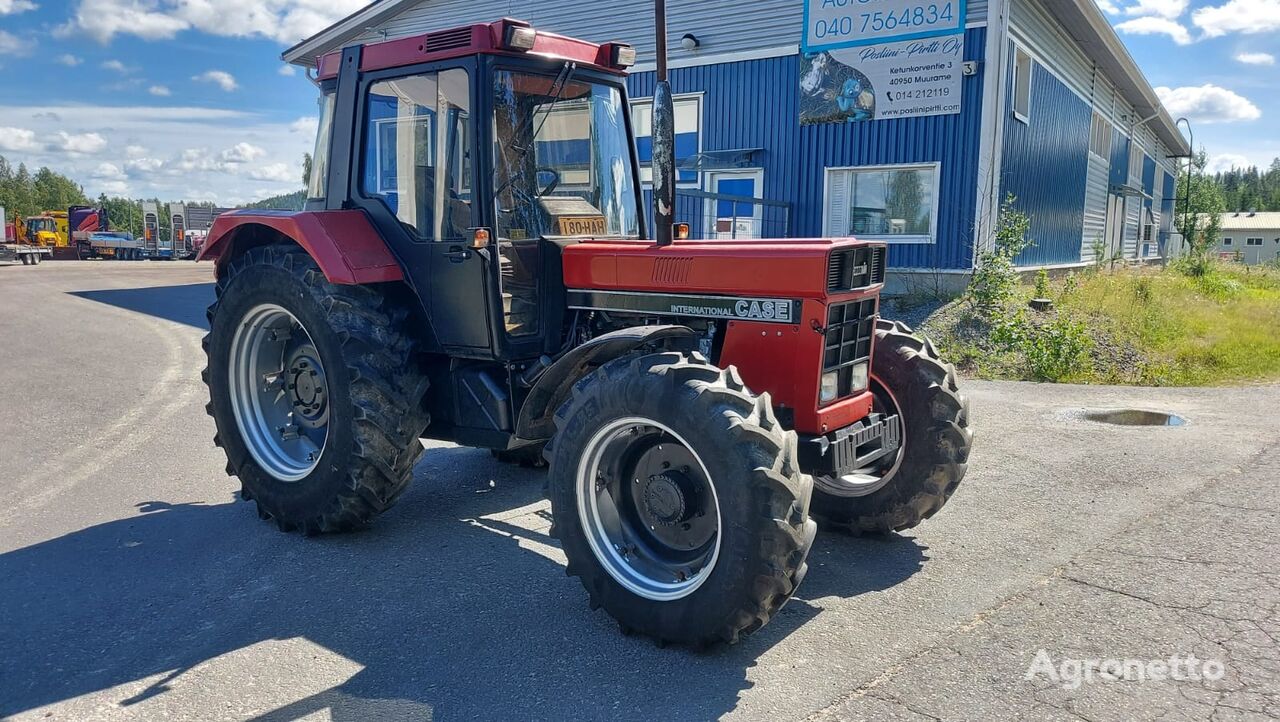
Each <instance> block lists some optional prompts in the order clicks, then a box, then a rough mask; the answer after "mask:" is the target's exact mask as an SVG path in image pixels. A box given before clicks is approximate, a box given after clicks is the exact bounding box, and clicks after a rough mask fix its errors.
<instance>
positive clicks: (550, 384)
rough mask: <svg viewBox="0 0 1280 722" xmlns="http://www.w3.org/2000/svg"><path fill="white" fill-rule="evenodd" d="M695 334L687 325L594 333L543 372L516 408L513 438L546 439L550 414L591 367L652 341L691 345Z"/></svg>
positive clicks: (551, 429) (551, 431) (550, 429)
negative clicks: (514, 436)
mask: <svg viewBox="0 0 1280 722" xmlns="http://www.w3.org/2000/svg"><path fill="white" fill-rule="evenodd" d="M695 338H696V335H695V334H694V332H693V329H691V328H689V327H687V326H635V327H633V328H624V329H621V330H619V331H613V332H611V333H606V334H604V335H603V336H597V337H595V338H593V339H591V340H590V341H588V342H586V343H584V344H582V345H581V346H578V347H577V348H575V349H573V350H572V351H570V352H568V353H566V354H565V355H564V356H561V357H560V359H559V360H557V361H556V362H555V363H554V364H552V365H551V368H549V369H547V370H546V371H544V372H543V374H542V376H541V377H539V378H538V381H537V383H535V384H534V385H533V389H532V390H531V391H530V392H529V396H528V398H526V399H525V402H524V405H523V406H521V407H520V419H519V420H518V421H517V422H516V438H517V439H519V440H521V441H524V442H530V443H537V442H539V441H545V440H547V439H550V438H551V436H552V435H553V434H554V433H555V423H554V422H553V421H552V415H553V414H555V412H556V409H557V408H559V407H560V404H562V403H564V401H565V399H567V398H569V392H570V390H571V389H572V388H573V385H574V384H575V383H577V382H578V379H581V378H582V377H583V376H586V375H587V374H588V373H590V372H591V371H592V370H593V369H595V368H597V367H600V366H603V365H604V364H606V363H608V362H610V361H612V360H613V359H615V358H618V357H619V356H624V355H626V354H629V353H631V352H632V351H635V350H636V349H638V348H643V347H645V346H651V345H654V344H659V343H661V344H664V345H668V346H669V345H673V344H680V343H682V342H683V343H684V344H686V345H687V346H689V347H690V348H692V347H693V346H694V339H695Z"/></svg>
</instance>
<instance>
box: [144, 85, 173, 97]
mask: <svg viewBox="0 0 1280 722" xmlns="http://www.w3.org/2000/svg"><path fill="white" fill-rule="evenodd" d="M147 92H148V93H151V94H152V95H155V96H158V97H161V98H167V97H169V96H170V95H173V93H172V92H170V91H169V88H168V87H166V86H164V85H153V86H151V87H150V88H147Z"/></svg>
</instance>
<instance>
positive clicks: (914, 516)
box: [813, 321, 973, 534]
mask: <svg viewBox="0 0 1280 722" xmlns="http://www.w3.org/2000/svg"><path fill="white" fill-rule="evenodd" d="M871 369H872V377H873V378H872V390H873V391H874V392H875V393H876V403H877V406H878V409H877V410H879V411H881V412H882V413H885V414H887V415H891V414H897V415H898V417H899V419H900V423H901V424H902V434H901V437H900V438H901V439H902V445H901V447H900V448H899V450H898V453H897V454H896V455H894V456H893V457H892V458H889V459H885V460H884V461H883V462H882V463H881V465H880V466H879V468H878V470H868V473H866V474H861V475H858V477H857V480H856V481H845V480H842V479H835V478H832V477H822V478H819V479H817V480H816V483H815V486H814V494H813V514H814V516H816V517H818V518H820V519H822V520H823V528H832V529H842V530H845V531H848V532H851V533H853V534H877V533H887V532H891V531H902V530H904V529H910V528H912V527H914V526H916V525H918V524H919V523H920V522H922V521H924V520H925V519H928V518H930V517H932V516H933V515H934V514H936V513H938V511H939V510H940V509H942V507H943V506H944V505H945V504H946V503H947V501H948V500H949V499H950V498H951V495H952V494H953V493H955V490H956V487H958V486H959V485H960V482H961V481H962V480H963V479H964V475H965V471H966V469H967V465H968V461H969V449H970V447H971V446H972V444H973V434H972V432H970V431H969V402H968V401H967V400H966V399H965V397H964V396H962V395H961V394H960V389H959V386H958V385H957V382H956V370H955V367H954V366H952V365H951V364H949V363H945V362H943V361H942V359H941V358H940V357H939V355H938V351H937V349H935V348H934V346H933V343H932V342H931V341H929V339H927V338H925V337H923V336H919V335H917V334H915V333H914V332H913V331H912V330H911V329H910V328H908V327H907V326H905V325H903V324H901V323H896V322H892V321H880V322H878V323H877V325H876V343H875V353H874V358H873V359H872V363H871Z"/></svg>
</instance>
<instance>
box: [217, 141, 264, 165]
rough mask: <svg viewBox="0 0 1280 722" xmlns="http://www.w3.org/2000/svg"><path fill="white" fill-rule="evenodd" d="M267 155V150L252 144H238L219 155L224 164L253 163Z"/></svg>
mask: <svg viewBox="0 0 1280 722" xmlns="http://www.w3.org/2000/svg"><path fill="white" fill-rule="evenodd" d="M266 154H267V151H266V150H265V149H263V148H259V147H258V146H256V145H253V144H251V143H236V144H235V145H233V146H231V147H230V148H227V149H226V150H224V151H222V152H221V153H219V154H218V158H219V159H220V160H221V161H222V162H224V163H251V162H253V161H255V160H257V159H259V158H261V157H262V156H264V155H266Z"/></svg>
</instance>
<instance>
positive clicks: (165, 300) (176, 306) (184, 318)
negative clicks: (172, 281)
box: [68, 283, 214, 331]
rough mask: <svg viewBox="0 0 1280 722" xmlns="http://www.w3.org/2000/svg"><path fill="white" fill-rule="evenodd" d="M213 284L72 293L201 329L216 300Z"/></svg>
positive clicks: (71, 292)
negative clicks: (208, 309)
mask: <svg viewBox="0 0 1280 722" xmlns="http://www.w3.org/2000/svg"><path fill="white" fill-rule="evenodd" d="M213 287H214V284H213V283H191V284H186V285H182V286H154V287H150V288H109V289H103V290H99V291H70V292H68V293H69V295H72V296H76V297H78V298H83V299H86V300H89V301H96V302H97V303H104V304H106V305H108V306H115V307H116V308H122V309H124V310H126V311H133V312H135V313H143V314H146V315H148V316H155V317H156V318H162V319H165V320H166V321H173V322H174V323H181V324H184V325H187V326H192V327H195V328H198V329H200V330H202V331H203V330H205V329H206V328H208V327H209V324H208V322H207V321H206V320H205V309H207V308H208V307H209V304H211V303H213V299H214V291H213Z"/></svg>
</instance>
